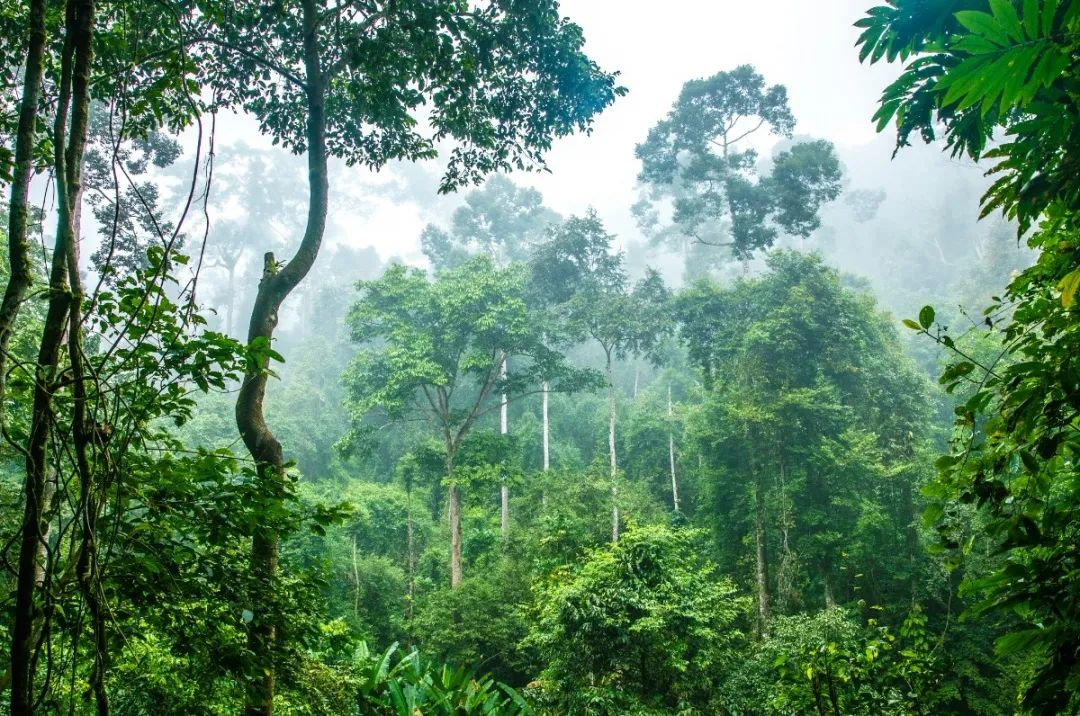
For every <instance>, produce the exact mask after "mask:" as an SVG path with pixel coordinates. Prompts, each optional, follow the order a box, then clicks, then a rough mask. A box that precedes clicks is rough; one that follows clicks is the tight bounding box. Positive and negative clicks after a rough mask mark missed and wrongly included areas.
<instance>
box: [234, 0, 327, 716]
mask: <svg viewBox="0 0 1080 716" xmlns="http://www.w3.org/2000/svg"><path fill="white" fill-rule="evenodd" d="M302 13H303V28H304V31H303V38H302V41H303V44H304V69H305V75H306V77H305V79H306V85H305V92H306V95H307V112H308V115H307V128H306V134H307V163H308V184H309V192H310V193H309V201H308V213H307V224H306V226H305V229H304V237H303V240H302V241H301V243H300V247H299V248H298V249H297V251H296V254H295V255H294V256H293V257H292V259H290V260H289V262H288V263H287V264H285V265H284V266H283V267H282V266H280V265H279V264H278V263H277V261H276V260H275V258H274V255H273V253H267V254H265V256H264V259H263V273H262V280H260V281H259V289H258V292H257V294H256V296H255V305H254V306H253V307H252V310H251V321H250V323H249V325H248V344H249V345H251V344H253V343H255V342H262V341H265V347H266V348H269V346H270V342H271V341H272V340H273V337H274V329H275V328H276V326H277V319H278V310H279V309H280V308H281V304H282V303H283V302H284V301H285V299H286V298H287V297H288V295H289V294H290V293H291V292H292V291H293V289H295V288H296V287H297V285H299V283H300V282H301V281H302V280H303V279H304V277H305V276H306V275H307V273H308V271H310V270H311V266H312V265H313V264H314V263H315V258H316V257H317V256H318V253H319V247H320V246H321V245H322V239H323V234H324V232H325V229H326V212H327V205H328V195H329V183H328V179H327V154H326V108H325V101H326V80H325V78H324V76H323V71H322V61H321V58H320V56H319V46H318V23H319V8H318V5H317V4H316V2H314V0H304V2H303V3H302ZM268 363H269V358H264V359H263V361H262V365H260V366H258V368H257V370H254V371H252V372H249V373H248V374H247V375H245V376H244V381H243V383H242V384H241V387H240V392H239V394H238V396H237V399H236V426H237V428H238V429H239V431H240V436H241V438H242V439H243V441H244V445H245V446H246V447H247V449H248V452H250V453H251V457H252V458H253V459H254V460H255V464H256V465H257V471H258V478H259V483H260V486H261V491H262V494H263V496H264V497H265V498H266V499H267V500H268V501H269V502H270V503H271V504H273V503H277V502H280V501H281V500H283V499H284V493H285V468H284V465H285V461H284V457H283V453H282V448H281V443H280V442H279V441H278V439H277V437H276V436H275V435H274V433H273V432H272V431H271V430H270V427H269V426H268V425H267V424H266V420H265V417H264V414H263V399H264V397H265V396H266V381H267V369H268V367H269V365H268ZM278 542H279V534H278V530H277V528H276V527H275V526H274V525H272V524H263V525H261V526H260V527H259V528H257V529H256V531H255V534H254V535H252V544H251V570H252V576H253V577H254V578H255V580H256V581H257V582H258V586H257V588H256V590H255V593H254V594H253V595H252V603H251V611H252V614H253V618H252V621H251V624H250V626H249V630H248V648H249V649H250V651H251V653H252V658H253V661H254V664H253V666H254V667H255V668H253V669H252V671H253V672H254V673H258V674H263V675H264V676H263V677H262V678H261V679H258V680H253V681H251V682H249V683H248V684H246V689H245V707H244V710H245V713H246V714H247V715H248V716H270V715H271V714H272V713H273V710H274V657H273V652H274V645H275V641H276V636H277V631H276V625H275V623H274V622H275V617H274V615H273V614H271V613H270V605H271V604H272V601H273V600H272V595H273V592H274V590H275V585H276V581H277V568H278Z"/></svg>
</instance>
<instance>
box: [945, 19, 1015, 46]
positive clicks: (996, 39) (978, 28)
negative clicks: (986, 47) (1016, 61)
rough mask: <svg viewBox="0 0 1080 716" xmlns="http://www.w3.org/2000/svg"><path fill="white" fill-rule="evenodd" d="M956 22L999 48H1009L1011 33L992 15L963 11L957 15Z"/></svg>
mask: <svg viewBox="0 0 1080 716" xmlns="http://www.w3.org/2000/svg"><path fill="white" fill-rule="evenodd" d="M956 21H957V22H959V23H960V24H961V25H963V26H964V28H965V29H967V30H968V31H970V32H973V33H975V34H976V35H981V36H983V37H985V38H986V39H987V40H989V41H990V42H993V43H994V44H995V45H998V46H999V47H1008V46H1009V44H1010V43H1009V33H1008V32H1007V31H1006V29H1005V28H1004V27H1002V26H1001V25H1000V24H999V23H998V20H997V19H996V18H995V17H994V16H993V15H990V14H987V13H985V12H979V11H978V10H961V11H960V12H958V13H956Z"/></svg>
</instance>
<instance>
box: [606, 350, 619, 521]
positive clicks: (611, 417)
mask: <svg viewBox="0 0 1080 716" xmlns="http://www.w3.org/2000/svg"><path fill="white" fill-rule="evenodd" d="M607 379H608V455H609V457H610V459H611V541H612V542H618V541H619V466H618V463H617V462H616V460H615V375H614V373H613V371H612V369H611V351H608V353H607Z"/></svg>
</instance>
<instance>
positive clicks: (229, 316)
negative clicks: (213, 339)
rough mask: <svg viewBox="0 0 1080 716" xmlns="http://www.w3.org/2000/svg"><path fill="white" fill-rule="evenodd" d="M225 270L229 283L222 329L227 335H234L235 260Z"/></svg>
mask: <svg viewBox="0 0 1080 716" xmlns="http://www.w3.org/2000/svg"><path fill="white" fill-rule="evenodd" d="M226 270H227V271H228V272H229V284H228V286H229V296H228V303H227V304H225V331H224V333H225V335H227V336H235V335H236V331H235V329H236V324H235V322H234V321H233V312H234V310H235V308H236V263H235V262H232V263H230V264H229V267H228V269H226Z"/></svg>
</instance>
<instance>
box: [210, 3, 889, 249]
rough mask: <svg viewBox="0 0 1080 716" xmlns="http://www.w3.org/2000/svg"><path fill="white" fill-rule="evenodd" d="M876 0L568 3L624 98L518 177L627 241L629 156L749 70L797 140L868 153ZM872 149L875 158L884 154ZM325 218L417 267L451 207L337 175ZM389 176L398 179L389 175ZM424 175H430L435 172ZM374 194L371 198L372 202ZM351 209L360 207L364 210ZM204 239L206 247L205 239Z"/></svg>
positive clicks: (240, 125)
mask: <svg viewBox="0 0 1080 716" xmlns="http://www.w3.org/2000/svg"><path fill="white" fill-rule="evenodd" d="M872 4H873V0H809V1H808V0H756V1H755V0H750V1H744V0H739V1H738V2H735V1H732V0H668V1H667V2H665V3H662V4H661V3H655V2H645V0H564V2H563V3H562V7H563V13H564V14H565V15H567V16H569V17H570V18H571V19H573V20H574V21H575V22H577V23H578V24H579V25H581V26H582V28H583V29H584V31H585V37H586V38H587V46H586V50H587V52H588V53H589V54H590V56H591V57H593V58H594V59H595V60H596V61H597V62H598V63H599V64H600V65H601V66H602V67H603V68H605V69H607V70H617V71H619V72H621V76H620V81H621V83H622V84H623V85H624V86H625V87H627V88H628V89H629V94H628V95H627V96H626V97H623V98H621V99H619V100H618V101H617V102H616V103H615V104H614V105H613V106H612V107H610V108H609V109H608V110H607V111H606V112H605V113H604V114H603V115H601V116H600V117H599V118H598V120H597V122H596V125H595V129H594V131H593V133H592V135H590V136H575V137H571V138H567V139H564V140H561V141H559V142H557V143H556V145H555V146H554V148H553V149H552V151H551V153H550V155H549V161H548V164H549V167H550V169H551V173H550V174H532V175H530V174H518V175H514V177H513V178H514V180H515V181H517V182H519V183H523V184H530V185H533V186H535V187H536V188H538V189H539V190H540V191H541V192H542V193H543V194H544V197H545V199H546V201H547V203H548V204H549V205H550V206H551V207H553V208H554V209H556V210H557V211H559V212H560V213H562V214H564V215H568V214H572V213H581V212H583V211H584V210H585V209H586V208H588V207H590V206H592V207H595V208H596V209H597V210H598V212H599V213H600V216H601V217H602V218H603V219H604V220H605V222H606V223H607V225H608V227H609V229H611V230H612V231H614V232H615V233H617V234H620V235H621V236H622V237H623V238H624V239H626V238H632V237H633V235H634V233H635V230H634V225H633V221H632V219H631V217H630V213H629V207H630V206H631V204H632V203H633V201H634V194H635V192H634V179H635V176H636V175H637V172H638V166H637V162H636V160H635V158H634V145H635V144H637V143H638V142H640V141H641V140H642V139H644V137H645V135H646V133H647V132H648V130H649V128H650V127H651V126H652V125H653V124H654V123H655V122H656V121H657V120H658V119H660V118H661V117H663V116H664V115H665V114H666V113H667V111H668V110H669V109H670V107H671V104H672V102H673V101H674V100H675V98H676V96H677V95H678V93H679V90H680V88H681V87H682V85H683V83H684V82H685V81H686V80H688V79H691V78H698V77H707V76H710V75H712V74H715V73H716V72H719V71H721V70H729V69H732V68H734V67H735V66H737V65H740V64H745V63H749V64H753V65H755V66H756V67H757V69H758V71H759V72H761V73H762V75H764V77H765V79H766V81H767V82H768V83H770V84H777V83H779V84H784V85H786V86H787V88H788V93H789V96H790V102H791V107H792V110H793V111H794V113H795V116H796V118H797V120H798V125H797V127H796V132H797V133H798V134H804V135H812V136H815V137H824V138H827V139H830V140H832V141H833V142H835V143H836V144H838V145H841V146H855V145H862V144H866V143H868V142H870V141H871V140H872V139H873V137H874V136H875V133H874V130H873V126H872V125H871V122H870V117H871V116H872V114H873V112H874V109H875V102H876V99H877V96H878V94H879V93H880V91H881V89H882V88H883V87H884V86H885V85H886V84H888V82H889V81H890V80H891V79H892V77H894V76H895V74H896V73H897V71H898V70H897V68H895V67H887V66H878V67H868V66H865V65H860V64H859V62H858V57H857V54H856V51H855V48H854V42H855V38H856V37H857V35H858V32H857V30H856V29H855V28H854V27H853V26H852V23H854V22H855V21H856V20H857V19H858V18H859V17H861V16H862V14H863V12H864V11H865V10H866V9H867V8H868V7H869V6H871V5H872ZM253 129H254V125H253V123H251V122H250V121H243V120H241V121H238V122H227V123H223V126H222V127H221V128H220V129H219V135H218V141H223V142H229V141H236V140H239V139H248V140H250V138H251V133H252V131H253ZM887 147H888V145H887V144H881V143H878V144H877V145H875V149H874V151H881V152H887V151H888V148H887ZM341 171H342V172H355V175H351V174H345V175H344V176H343V174H341V173H339V174H338V178H339V181H340V180H341V179H347V181H345V182H341V183H339V185H338V186H337V187H335V188H334V189H335V191H338V192H339V194H338V198H337V201H334V202H332V208H331V227H332V228H331V236H330V238H331V240H332V241H345V242H348V243H350V244H352V245H355V246H372V247H374V248H376V249H377V250H378V252H379V254H380V255H381V256H383V257H384V258H386V257H389V256H399V257H403V258H406V259H409V260H411V261H419V260H421V259H420V254H419V240H418V236H419V233H420V230H421V229H422V227H423V226H424V225H425V224H426V223H428V222H429V221H432V220H434V221H439V220H441V219H444V218H445V216H446V215H447V214H448V212H449V211H450V210H451V209H452V208H453V206H454V205H455V204H456V203H457V201H458V199H456V198H453V197H451V198H445V199H438V198H436V197H434V196H432V197H430V200H428V199H422V198H418V199H416V200H406V201H402V200H401V199H400V197H399V198H391V197H387V196H386V195H385V194H383V195H372V194H373V193H372V192H370V190H369V189H366V187H371V185H372V183H376V184H378V183H383V182H385V181H386V180H387V179H389V178H390V177H388V176H386V175H385V173H384V176H381V177H377V178H376V177H371V176H369V175H368V173H367V172H366V170H363V169H355V170H344V169H342V170H341ZM389 171H390V174H391V175H392V174H393V173H394V170H393V169H391V170H389ZM432 171H435V168H434V167H432ZM376 194H377V193H376ZM359 207H363V210H362V211H361V210H360V209H359ZM211 240H212V237H211Z"/></svg>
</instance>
